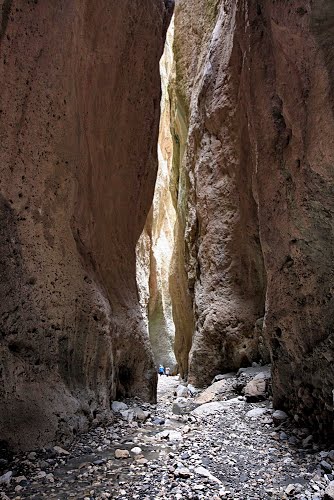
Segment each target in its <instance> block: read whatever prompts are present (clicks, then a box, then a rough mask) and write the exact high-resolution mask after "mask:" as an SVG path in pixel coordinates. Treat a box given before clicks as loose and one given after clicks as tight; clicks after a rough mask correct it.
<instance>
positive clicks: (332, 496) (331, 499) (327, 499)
mask: <svg viewBox="0 0 334 500" xmlns="http://www.w3.org/2000/svg"><path fill="white" fill-rule="evenodd" d="M324 500H334V481H331V482H330V483H329V485H328V486H327V488H326V489H325V496H324Z"/></svg>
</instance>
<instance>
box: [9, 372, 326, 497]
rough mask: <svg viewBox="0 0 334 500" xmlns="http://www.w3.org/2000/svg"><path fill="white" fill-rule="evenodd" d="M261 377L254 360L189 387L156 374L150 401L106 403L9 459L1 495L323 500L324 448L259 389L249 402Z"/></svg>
mask: <svg viewBox="0 0 334 500" xmlns="http://www.w3.org/2000/svg"><path fill="white" fill-rule="evenodd" d="M268 377H269V370H268V367H260V366H256V367H252V368H248V369H244V370H241V372H240V373H239V374H238V376H237V375H236V374H235V373H234V374H233V373H231V374H226V375H225V376H221V377H218V379H219V380H218V381H216V382H214V383H213V384H212V385H211V386H209V387H208V389H206V390H204V391H198V390H195V389H194V388H193V387H192V386H188V388H187V387H186V384H183V385H180V381H179V378H178V377H166V376H161V377H160V378H159V383H158V404H157V405H150V404H148V403H146V404H145V403H143V402H140V400H139V399H138V398H135V399H132V400H125V401H123V402H114V403H113V405H112V408H113V414H112V417H111V419H110V421H109V425H108V426H106V427H105V426H104V427H97V428H95V429H94V430H92V431H91V432H89V433H88V434H85V435H82V436H80V438H79V439H78V440H76V442H75V443H74V444H73V445H72V446H71V447H70V448H66V449H64V448H61V447H54V448H52V447H46V448H44V449H40V450H36V452H30V453H25V454H20V455H17V456H16V457H14V460H13V461H12V462H11V471H12V474H13V480H12V482H11V483H10V482H9V481H8V484H7V485H6V484H5V482H4V481H2V485H1V487H2V494H1V495H2V498H3V499H8V498H10V499H25V498H29V499H31V500H40V499H42V498H46V499H57V500H66V499H69V498H75V499H80V500H102V499H107V498H113V499H118V500H132V499H140V500H154V499H165V500H167V499H168V500H183V499H184V500H187V499H189V500H190V499H193V500H195V499H196V500H204V499H205V500H218V499H230V500H255V499H287V498H296V499H297V498H298V499H301V500H302V499H303V500H306V499H309V500H317V499H320V498H323V496H324V492H325V488H326V486H327V482H328V481H327V477H328V476H329V475H330V474H331V469H332V466H333V461H334V450H333V451H331V452H330V453H324V452H320V451H319V450H317V448H316V447H314V445H313V443H312V438H310V436H309V435H308V434H307V432H308V431H307V429H306V430H305V429H296V428H295V424H294V422H293V421H291V420H289V419H288V417H287V415H286V414H285V413H284V412H282V411H275V412H274V411H273V409H272V402H271V401H268V399H266V394H265V392H264V391H263V393H262V395H261V394H260V393H258V394H257V397H258V399H261V401H260V402H256V399H257V397H256V393H255V392H254V387H253V390H252V384H254V380H257V381H259V380H260V382H261V381H263V380H268ZM260 385H261V384H260ZM245 386H246V390H245V396H241V395H240V392H241V388H242V387H245ZM177 395H179V396H180V395H182V397H181V398H180V397H176V396H177ZM327 498H328V497H327ZM329 498H330V497H329Z"/></svg>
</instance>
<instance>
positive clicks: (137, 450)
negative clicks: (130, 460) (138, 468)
mask: <svg viewBox="0 0 334 500" xmlns="http://www.w3.org/2000/svg"><path fill="white" fill-rule="evenodd" d="M141 452H142V449H141V448H139V446H135V447H134V448H132V449H131V453H133V454H134V455H140V454H141Z"/></svg>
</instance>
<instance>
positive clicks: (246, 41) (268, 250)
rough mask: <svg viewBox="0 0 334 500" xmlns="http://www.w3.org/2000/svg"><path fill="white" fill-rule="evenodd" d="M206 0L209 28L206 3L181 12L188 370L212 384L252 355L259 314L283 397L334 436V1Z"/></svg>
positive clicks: (185, 5)
mask: <svg viewBox="0 0 334 500" xmlns="http://www.w3.org/2000/svg"><path fill="white" fill-rule="evenodd" d="M209 4H210V5H212V6H213V8H214V21H213V22H212V23H211V24H210V23H208V24H206V19H207V17H206V16H207V14H206V13H205V9H204V7H203V2H202V1H201V0H198V1H196V2H191V5H190V2H187V1H186V0H183V1H181V2H179V4H178V7H177V10H176V39H179V41H180V42H183V43H179V44H178V48H177V50H178V51H179V52H180V55H179V57H178V60H177V63H176V64H177V68H178V70H179V72H180V75H181V80H182V85H183V89H185V90H184V95H186V96H187V99H188V106H189V117H190V118H189V135H188V141H187V152H186V162H185V169H186V171H187V175H188V177H189V180H190V189H189V193H190V194H189V205H188V211H187V227H186V231H185V236H186V241H187V248H188V249H187V250H186V252H185V255H186V262H187V266H188V268H187V270H188V283H190V284H192V283H194V311H195V319H196V329H195V336H194V342H193V346H192V349H191V355H190V368H189V376H190V379H191V380H192V381H194V382H195V383H205V382H207V381H208V380H209V379H210V378H211V376H212V375H213V374H214V373H215V372H216V371H217V370H218V369H224V370H228V369H231V368H234V367H237V366H238V365H240V364H244V363H246V362H250V361H251V360H252V359H254V358H256V357H257V356H258V353H257V351H258V336H259V333H260V331H259V329H261V328H260V327H261V324H262V320H261V317H262V316H263V314H264V313H265V314H264V332H263V333H264V338H265V341H266V342H267V344H270V351H271V357H272V361H273V391H274V402H275V405H276V406H279V407H280V408H285V409H287V410H289V411H290V412H291V413H292V414H293V415H295V418H296V420H298V421H299V422H303V423H306V424H310V425H312V426H314V427H317V428H318V429H319V431H320V433H322V434H323V435H327V436H331V435H332V433H333V423H332V422H333V420H332V415H333V396H332V390H333V387H332V381H333V362H332V361H333V347H332V345H333V338H332V337H333V333H332V330H333V328H332V323H333V320H332V317H333V296H332V288H333V278H334V276H333V272H332V267H333V266H332V262H333V224H332V218H333V210H334V205H333V199H334V198H333V168H332V164H333V153H334V151H333V145H332V142H331V137H332V131H333V106H332V96H333V64H332V57H331V55H332V46H333V37H334V32H333V25H334V24H333V19H334V8H333V6H332V4H331V2H329V1H327V0H316V1H313V2H310V1H306V0H301V1H300V2H297V3H295V2H289V1H286V0H280V1H275V2H274V1H264V0H263V1H257V2H251V1H246V2H245V1H236V2H232V1H230V0H220V1H217V2H208V3H207V6H209ZM297 4H298V5H297ZM203 25H206V26H207V29H206V30H204V31H205V32H209V33H210V36H209V37H204V38H203V40H202V41H200V38H199V33H201V30H202V29H203ZM178 27H179V28H181V27H182V33H181V30H180V29H179V30H178ZM187 30H188V31H191V33H192V35H189V44H187V41H186V40H185V37H184V33H185V32H187ZM178 37H179V38H178ZM203 54H206V55H205V56H203ZM193 55H196V62H195V60H194V59H193V60H192V63H190V62H189V63H188V65H186V60H187V58H188V57H192V56H193ZM265 277H266V279H265ZM266 281H267V282H266ZM264 292H266V298H265V300H264ZM254 325H255V328H254ZM260 351H262V347H261V349H260Z"/></svg>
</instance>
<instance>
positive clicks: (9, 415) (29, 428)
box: [0, 0, 172, 448]
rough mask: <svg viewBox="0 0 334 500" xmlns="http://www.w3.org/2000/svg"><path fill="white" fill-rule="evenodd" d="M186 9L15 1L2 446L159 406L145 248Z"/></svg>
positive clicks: (4, 239) (10, 2) (5, 56)
mask: <svg viewBox="0 0 334 500" xmlns="http://www.w3.org/2000/svg"><path fill="white" fill-rule="evenodd" d="M171 7H172V5H171V2H169V1H168V0H165V1H163V0H158V1H157V0H144V1H142V0H141V1H139V0H122V2H119V1H115V0H113V1H110V0H96V1H94V2H90V1H88V0H82V1H80V2H76V1H72V0H71V1H68V0H56V1H52V2H51V1H47V2H37V1H35V2H32V1H31V2H30V1H24V0H3V1H2V2H1V11H0V15H1V24H0V43H1V45H0V49H1V54H0V57H1V65H0V72H1V97H0V104H1V105H0V140H1V150H0V168H1V176H0V203H1V204H0V217H1V222H0V231H1V238H0V245H1V250H0V253H1V263H0V269H1V279H0V296H1V306H0V307H1V314H0V317H1V320H0V321H1V329H0V331H1V338H0V357H1V368H0V440H5V441H8V442H9V443H10V444H11V445H12V446H15V447H17V448H19V447H20V448H31V447H34V446H37V445H40V444H44V443H48V442H52V441H54V440H63V439H65V438H66V437H68V436H70V435H72V434H73V433H76V432H77V430H81V429H84V428H85V427H86V426H87V423H88V422H89V421H90V420H92V419H94V418H98V417H99V416H100V415H101V414H103V412H104V411H105V410H106V409H108V407H109V403H110V399H111V398H113V397H115V396H116V395H124V394H127V395H131V394H137V395H138V394H140V395H142V396H143V397H146V398H150V399H154V397H155V379H156V374H155V370H154V364H153V359H152V355H151V350H150V347H149V342H148V339H147V335H146V332H145V327H144V323H143V318H142V314H141V311H140V307H139V302H138V294H137V287H136V278H135V245H136V242H137V240H138V238H139V235H140V233H141V231H142V228H143V225H144V223H145V219H146V215H147V212H148V210H149V207H150V204H151V200H152V196H153V189H154V182H155V175H156V167H157V157H156V156H157V155H156V143H157V136H158V122H159V108H160V79H159V59H160V56H161V53H162V50H163V43H164V35H165V31H166V28H167V25H168V21H169V18H170V15H171V12H170V11H171Z"/></svg>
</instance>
